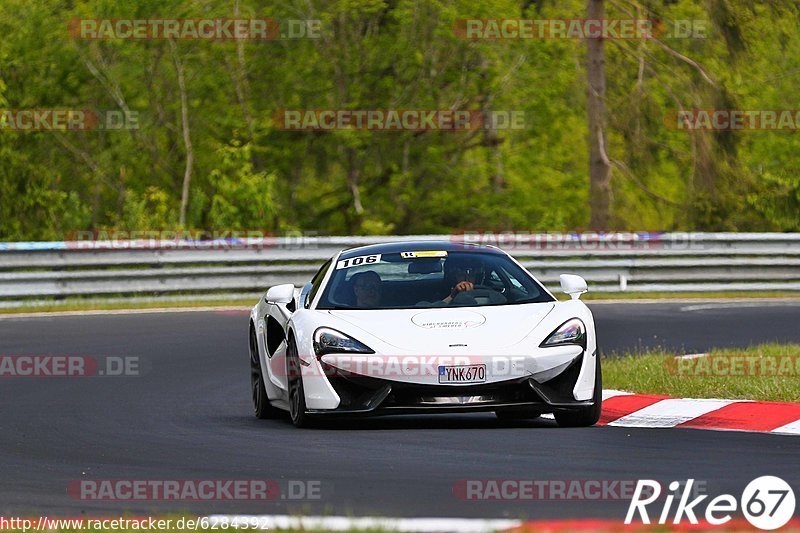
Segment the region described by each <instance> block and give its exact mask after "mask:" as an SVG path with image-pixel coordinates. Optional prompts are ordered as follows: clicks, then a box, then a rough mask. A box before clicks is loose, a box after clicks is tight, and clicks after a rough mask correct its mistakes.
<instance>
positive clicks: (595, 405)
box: [553, 354, 603, 428]
mask: <svg viewBox="0 0 800 533" xmlns="http://www.w3.org/2000/svg"><path fill="white" fill-rule="evenodd" d="M595 358H596V359H597V362H596V363H595V365H596V366H595V368H596V372H595V380H594V394H593V395H592V405H591V406H590V407H582V408H580V409H575V410H574V411H561V412H555V413H553V416H554V417H555V419H556V422H557V423H558V425H559V426H561V427H562V428H583V427H589V426H593V425H595V424H596V423H597V421H598V420H600V411H601V410H602V408H603V373H602V371H601V368H600V354H597V355H595Z"/></svg>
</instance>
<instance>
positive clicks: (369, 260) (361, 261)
mask: <svg viewBox="0 0 800 533" xmlns="http://www.w3.org/2000/svg"><path fill="white" fill-rule="evenodd" d="M380 260H381V254H374V255H360V256H358V257H351V258H350V259H343V260H341V261H339V262H337V263H336V270H339V269H340V268H350V267H354V266H359V265H371V264H374V263H377V262H378V261H380Z"/></svg>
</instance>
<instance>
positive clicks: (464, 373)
mask: <svg viewBox="0 0 800 533" xmlns="http://www.w3.org/2000/svg"><path fill="white" fill-rule="evenodd" d="M484 381H486V365H456V366H440V367H439V383H483V382H484Z"/></svg>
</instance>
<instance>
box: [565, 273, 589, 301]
mask: <svg viewBox="0 0 800 533" xmlns="http://www.w3.org/2000/svg"><path fill="white" fill-rule="evenodd" d="M559 279H560V280H561V290H562V291H564V293H566V294H569V295H570V297H571V298H572V299H573V300H578V299H580V297H581V294H583V293H584V292H588V291H589V287H588V285H586V280H585V279H583V278H582V277H580V276H576V275H574V274H561V275H560V276H559Z"/></svg>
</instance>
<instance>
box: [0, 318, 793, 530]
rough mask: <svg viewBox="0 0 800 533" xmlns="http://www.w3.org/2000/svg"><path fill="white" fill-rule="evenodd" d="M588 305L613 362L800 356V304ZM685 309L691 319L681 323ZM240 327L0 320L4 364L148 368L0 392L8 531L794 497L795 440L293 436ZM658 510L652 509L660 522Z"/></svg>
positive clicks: (197, 321) (544, 424)
mask: <svg viewBox="0 0 800 533" xmlns="http://www.w3.org/2000/svg"><path fill="white" fill-rule="evenodd" d="M696 305H697V304H691V306H690V304H674V303H670V304H654V305H651V304H619V305H618V304H603V305H598V304H595V305H592V307H593V311H594V313H595V318H596V321H597V325H598V330H599V332H600V335H601V337H600V338H601V343H602V344H603V346H604V350H605V352H606V353H608V352H610V351H618V352H619V351H625V350H627V349H636V348H637V347H648V346H649V347H654V346H661V347H665V348H667V349H671V350H675V351H676V353H677V352H680V353H685V352H697V351H703V350H705V349H707V348H709V347H711V346H747V345H749V344H752V343H757V342H763V341H773V340H777V341H794V342H800V327H797V324H798V323H800V303H793V304H792V303H782V304H758V305H753V304H746V305H742V304H712V307H711V308H702V307H701V308H696ZM687 306H689V307H687ZM246 333H247V316H246V315H245V314H243V313H213V312H208V313H206V312H203V313H175V314H163V313H162V314H131V315H114V316H76V317H61V318H54V317H50V318H27V319H10V320H9V319H6V320H0V354H2V355H25V354H70V355H91V356H97V357H102V356H138V357H139V358H140V359H141V361H142V367H143V374H144V375H142V376H140V377H116V378H114V377H93V378H43V379H41V378H40V379H31V378H5V379H3V378H0V405H2V417H0V514H3V515H5V516H39V515H40V514H48V515H49V516H51V517H53V516H77V515H80V514H83V513H85V514H86V515H91V516H97V515H103V516H113V515H118V514H119V513H121V512H128V513H136V514H139V515H141V514H150V513H155V512H159V513H160V512H189V513H219V512H221V513H239V512H243V513H263V514H273V513H287V512H288V513H294V512H301V513H306V514H308V513H322V514H336V515H349V514H353V515H379V516H445V517H446V516H461V517H507V518H541V519H547V518H573V517H600V518H610V519H620V520H621V519H622V517H623V516H624V514H625V511H626V509H627V506H628V501H627V500H614V499H611V500H605V501H576V500H557V501H544V502H532V501H524V500H514V501H464V500H462V499H460V498H458V497H457V496H456V495H455V494H454V490H453V489H454V486H456V485H457V484H458V482H459V481H460V480H466V479H478V480H485V479H515V480H518V479H528V480H532V479H535V480H635V479H638V478H643V477H650V478H654V479H658V480H661V481H666V482H668V481H672V480H685V479H687V478H694V479H697V480H700V481H702V482H704V483H705V484H706V487H707V491H708V492H709V493H710V494H712V495H718V494H722V493H732V494H734V495H735V496H737V497H738V495H740V494H741V491H742V489H743V488H744V486H745V485H746V484H747V483H748V482H749V481H750V480H752V479H754V478H756V477H758V476H762V475H769V474H771V475H778V476H781V477H783V478H784V479H785V480H786V481H788V482H789V483H790V484H792V485H793V486H794V487H795V490H796V491H797V490H798V488H800V461H798V460H797V458H798V452H800V439H797V438H795V437H791V436H778V435H766V434H749V433H737V432H713V431H701V430H658V429H654V430H648V429H626V428H613V427H593V428H586V429H559V428H556V427H554V425H553V423H552V422H548V421H546V420H538V421H531V422H519V423H516V422H515V423H508V422H500V421H498V420H496V418H495V417H494V416H493V415H491V414H468V415H464V414H461V415H439V416H434V417H431V416H427V417H422V416H402V417H385V418H373V419H367V420H360V421H349V422H347V421H346V422H337V423H335V424H326V425H324V426H322V427H321V428H319V429H313V430H297V429H295V428H293V427H292V426H291V425H290V423H289V422H288V421H286V420H264V421H262V420H257V419H255V418H254V417H253V416H251V406H250V398H249V394H250V393H249V376H248V370H249V369H248V365H247V351H246ZM80 479H134V480H176V479H194V480H199V479H214V480H224V479H270V480H276V481H277V482H278V485H279V486H280V487H281V491H282V495H283V496H284V498H285V497H286V496H287V491H288V484H289V482H290V481H313V482H318V483H319V487H320V497H319V499H304V500H297V501H296V500H290V499H280V498H278V499H276V500H274V501H270V502H244V501H233V502H232V501H216V502H189V501H181V502H174V501H172V502H169V501H88V500H80V499H76V498H74V497H72V496H69V495H68V494H67V486H68V484H69V482H71V481H75V480H80ZM658 511H660V509H659V510H657V511H656V512H658Z"/></svg>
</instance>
